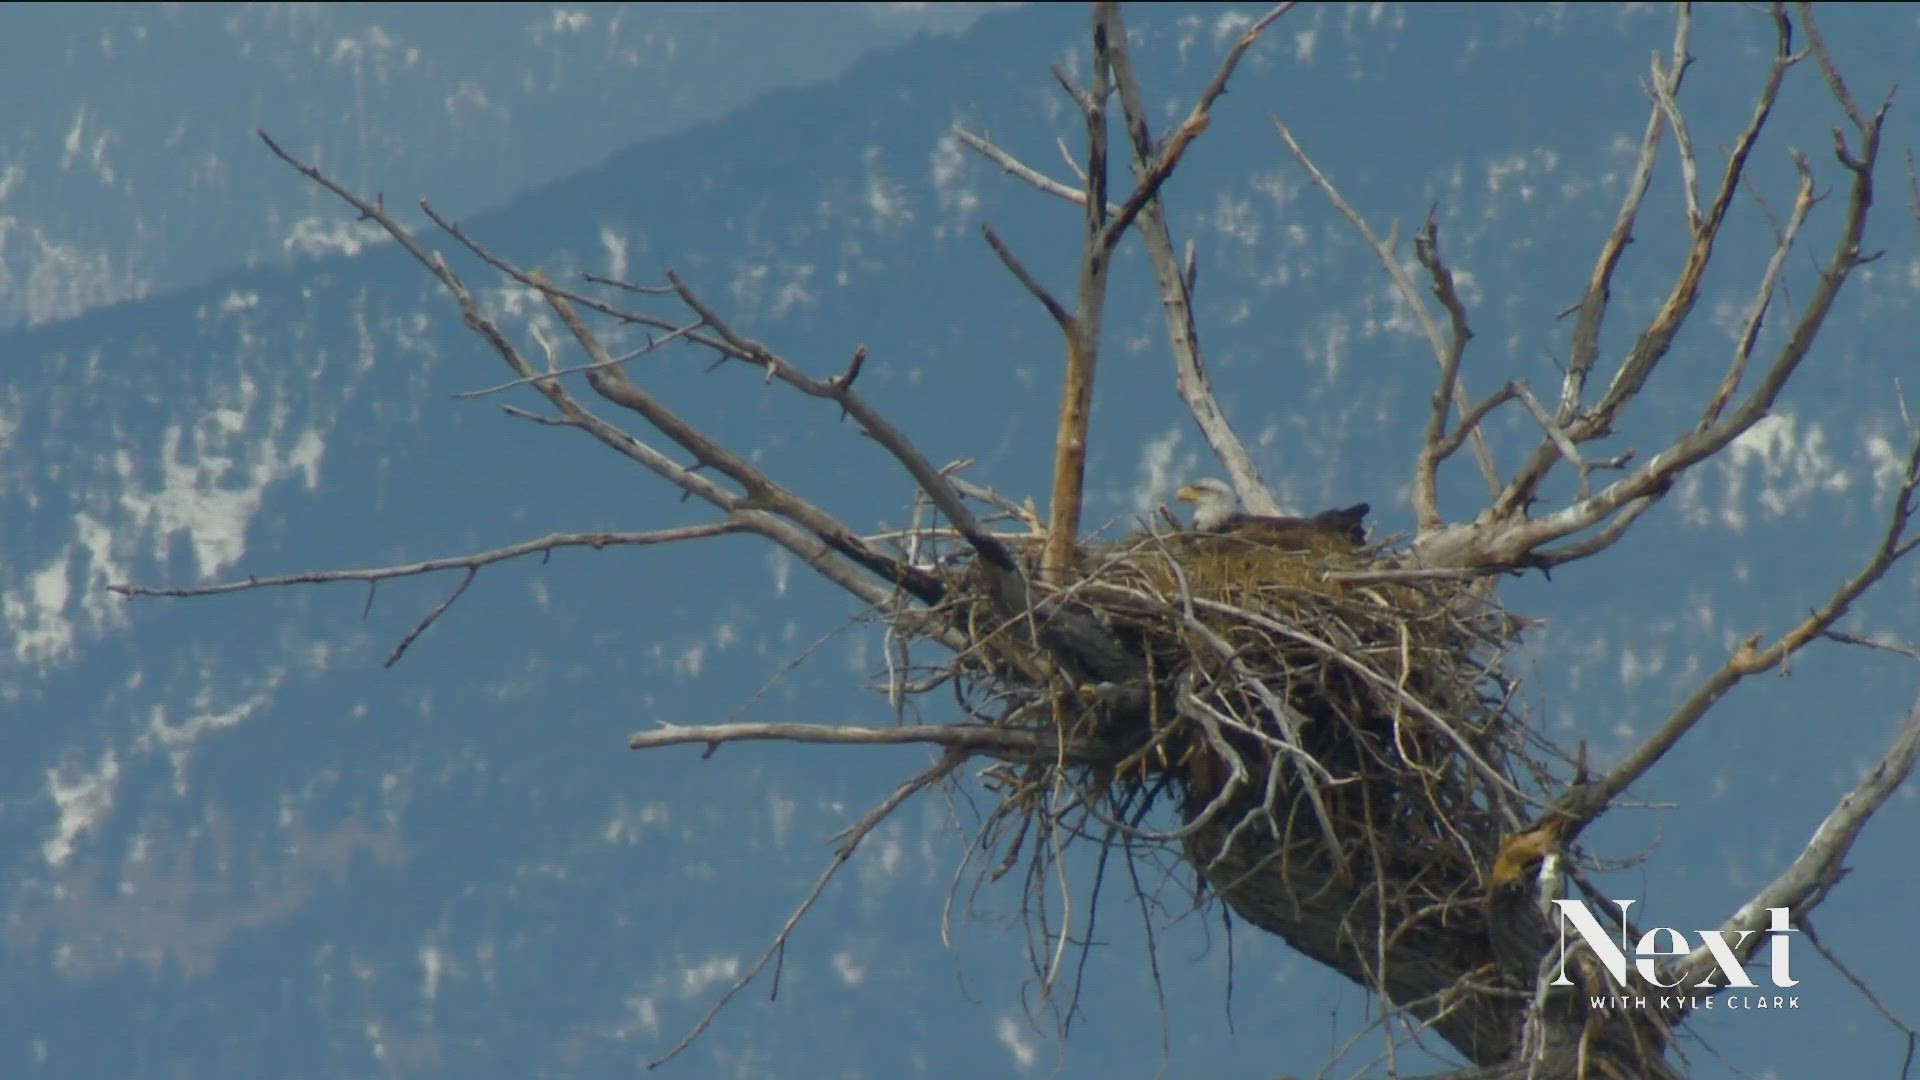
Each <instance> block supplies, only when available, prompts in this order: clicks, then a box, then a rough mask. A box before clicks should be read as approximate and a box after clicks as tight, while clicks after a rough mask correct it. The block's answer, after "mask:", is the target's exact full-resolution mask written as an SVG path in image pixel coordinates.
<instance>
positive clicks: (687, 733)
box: [627, 722, 1110, 764]
mask: <svg viewBox="0 0 1920 1080" xmlns="http://www.w3.org/2000/svg"><path fill="white" fill-rule="evenodd" d="M738 742H787V743H807V744H813V745H826V746H911V745H916V744H924V745H929V746H939V747H942V748H944V749H947V750H955V751H965V752H966V753H969V754H986V755H988V756H991V757H995V758H999V759H1001V760H1004V761H1058V760H1061V759H1062V758H1063V757H1064V758H1065V759H1067V760H1071V761H1084V762H1087V763H1089V764H1092V763H1096V762H1098V761H1101V760H1105V758H1103V757H1102V756H1101V750H1100V748H1099V747H1098V746H1097V745H1096V744H1093V743H1077V742H1073V741H1064V742H1063V741H1062V740H1061V739H1060V738H1059V737H1058V733H1057V732H1053V731H1047V730H1043V729H1039V728H1027V727H996V726H993V725H989V724H927V725H920V726H913V727H884V728H878V727H866V726H862V725H857V724H844V725H835V724H816V723H798V724H786V723H738V724H669V723H665V722H662V723H661V724H660V725H659V726H658V727H656V728H651V729H649V730H646V731H636V732H634V733H633V734H632V735H629V736H628V737H627V748H628V749H630V750H657V749H659V748H660V747H663V746H704V747H706V748H707V750H706V752H707V755H709V756H710V755H712V753H713V752H714V751H715V750H718V749H719V748H720V747H721V746H724V745H726V744H728V743H738ZM1108 756H1110V755H1108Z"/></svg>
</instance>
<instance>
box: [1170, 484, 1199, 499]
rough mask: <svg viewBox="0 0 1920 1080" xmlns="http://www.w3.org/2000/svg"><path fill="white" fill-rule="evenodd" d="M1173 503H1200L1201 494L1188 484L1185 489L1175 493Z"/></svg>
mask: <svg viewBox="0 0 1920 1080" xmlns="http://www.w3.org/2000/svg"><path fill="white" fill-rule="evenodd" d="M1173 501H1174V502H1199V501H1200V492H1199V490H1198V489H1196V488H1195V487H1194V486H1193V485H1192V484H1188V485H1187V486H1186V487H1183V488H1181V489H1180V490H1179V491H1176V492H1174V493H1173Z"/></svg>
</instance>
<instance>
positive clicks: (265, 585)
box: [107, 521, 746, 597]
mask: <svg viewBox="0 0 1920 1080" xmlns="http://www.w3.org/2000/svg"><path fill="white" fill-rule="evenodd" d="M745 528H746V526H744V525H742V524H741V523H739V522H737V521H716V522H713V523H711V524H707V525H688V526H685V527H682V528H678V529H654V530H651V531H648V532H592V533H552V534H550V535H547V536H542V537H539V538H537V539H533V540H523V541H521V542H520V543H517V544H508V545H507V546H505V547H498V548H493V549H490V550H488V551H476V552H473V553H471V554H467V555H449V556H445V557H442V558H438V559H423V560H421V561H420V562H410V563H396V564H394V565H392V566H375V567H367V568H365V569H359V570H311V571H306V572H303V573H298V574H281V575H277V576H274V577H251V576H249V577H248V578H247V579H246V580H245V581H223V582H219V583H217V584H213V585H164V586H162V585H132V584H127V583H120V584H115V585H109V586H107V588H108V589H109V590H110V591H112V592H116V593H119V594H120V595H121V596H174V597H183V596H221V595H224V594H226V593H236V592H246V591H247V590H249V589H282V588H286V587H287V586H290V585H327V584H332V583H334V582H340V581H360V582H380V581H392V580H394V579H395V578H404V577H417V576H419V575H421V574H432V573H437V572H439V571H441V570H469V571H472V570H478V569H480V568H481V567H483V566H490V565H492V564H493V563H497V562H505V561H507V560H508V559H518V558H520V557H521V556H523V555H535V554H542V555H544V554H547V553H550V552H553V551H556V550H558V549H561V548H570V547H586V548H593V549H594V550H596V551H598V550H600V549H602V548H609V547H648V546H651V545H654V544H671V543H677V542H679V541H682V540H704V539H706V538H708V537H713V536H724V535H726V534H727V533H735V532H741V531H743V530H744V529H745Z"/></svg>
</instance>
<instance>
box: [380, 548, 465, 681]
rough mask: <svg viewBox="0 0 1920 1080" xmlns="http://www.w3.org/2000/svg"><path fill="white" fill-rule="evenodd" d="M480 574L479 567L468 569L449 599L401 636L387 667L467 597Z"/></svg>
mask: <svg viewBox="0 0 1920 1080" xmlns="http://www.w3.org/2000/svg"><path fill="white" fill-rule="evenodd" d="M479 573H480V568H479V567H477V566H469V567H467V573H466V576H465V577H462V578H461V579H460V584H458V585H455V586H454V587H453V591H452V592H450V593H448V594H447V598H446V599H445V600H442V601H440V603H439V604H437V605H435V606H434V609H433V610H432V611H429V612H427V614H426V617H425V618H423V619H421V620H420V621H419V622H417V623H415V624H413V629H411V630H408V631H407V632H406V633H405V634H404V635H402V636H401V638H400V643H399V644H397V645H395V646H394V647H393V651H392V652H390V653H388V654H387V662H386V664H385V666H386V667H392V666H393V665H395V664H397V663H399V662H400V658H401V657H403V656H405V655H407V650H408V649H409V648H412V647H413V643H414V642H415V641H417V640H419V638H420V635H421V634H424V633H426V632H427V627H429V626H432V625H433V624H434V623H436V622H439V621H440V616H442V615H445V614H446V613H447V609H448V608H450V607H452V606H453V605H454V601H456V600H459V599H460V598H461V597H462V596H465V595H466V592H467V586H469V585H471V584H473V579H474V578H475V577H477V576H478V575H479Z"/></svg>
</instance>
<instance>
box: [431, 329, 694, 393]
mask: <svg viewBox="0 0 1920 1080" xmlns="http://www.w3.org/2000/svg"><path fill="white" fill-rule="evenodd" d="M698 329H700V324H699V323H697V322H692V323H688V324H686V325H685V326H682V327H680V328H679V329H677V330H674V331H672V332H671V333H669V334H667V335H666V336H665V337H660V338H649V339H647V343H646V344H645V345H642V346H640V347H639V348H637V349H629V350H627V351H626V352H623V353H621V354H620V355H619V356H615V357H611V358H609V359H608V360H606V361H605V362H604V363H602V364H577V365H575V366H573V367H570V368H554V369H553V370H551V371H547V372H545V373H542V374H540V375H535V376H532V377H529V378H525V379H509V380H508V381H506V382H503V383H500V384H498V385H496V386H489V387H485V388H483V389H480V390H462V391H460V392H459V393H456V394H453V395H452V396H453V397H454V398H456V399H464V398H480V397H487V396H489V395H492V394H498V393H500V392H502V391H504V390H512V389H513V388H514V387H517V386H531V385H533V381H534V379H546V378H557V377H559V376H562V375H577V374H579V373H581V372H583V371H599V370H601V369H602V368H608V367H617V366H619V365H621V364H624V363H627V362H628V361H630V360H637V359H639V358H640V357H642V356H646V355H647V354H648V353H653V352H658V351H659V350H661V349H664V348H666V347H667V346H669V345H671V344H673V343H674V342H676V341H678V340H680V339H681V338H683V337H686V336H687V335H688V334H691V333H693V332H694V331H695V330H698Z"/></svg>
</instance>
